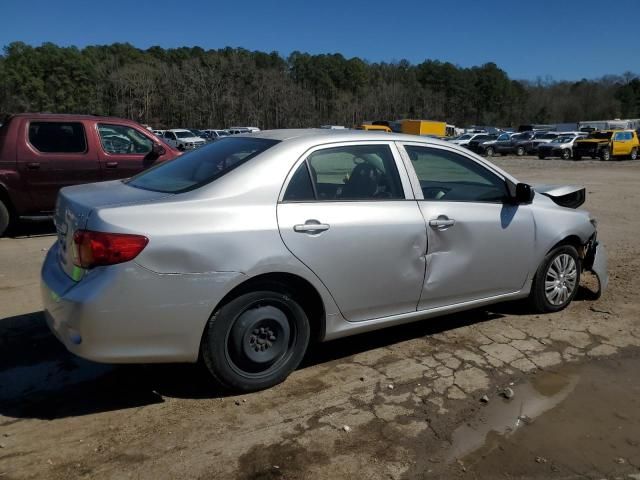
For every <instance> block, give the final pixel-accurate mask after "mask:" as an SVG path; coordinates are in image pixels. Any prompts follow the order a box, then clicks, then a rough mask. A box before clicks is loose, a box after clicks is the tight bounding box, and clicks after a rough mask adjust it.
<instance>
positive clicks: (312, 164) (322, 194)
mask: <svg viewBox="0 0 640 480" xmlns="http://www.w3.org/2000/svg"><path fill="white" fill-rule="evenodd" d="M307 162H308V165H309V172H310V173H311V177H312V181H313V182H314V184H315V190H316V194H317V196H318V198H317V200H328V201H342V200H365V201H368V200H393V199H404V192H403V190H402V184H401V182H400V176H399V174H398V170H397V168H396V164H395V160H394V158H393V154H392V153H391V149H390V148H389V146H388V145H350V146H344V147H334V148H327V149H323V150H316V151H315V152H313V153H312V154H311V155H310V156H309V158H308V159H307Z"/></svg>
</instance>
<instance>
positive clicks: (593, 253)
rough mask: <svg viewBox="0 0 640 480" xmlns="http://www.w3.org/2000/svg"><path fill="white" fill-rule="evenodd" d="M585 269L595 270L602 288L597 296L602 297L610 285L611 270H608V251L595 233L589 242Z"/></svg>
mask: <svg viewBox="0 0 640 480" xmlns="http://www.w3.org/2000/svg"><path fill="white" fill-rule="evenodd" d="M584 269H585V270H587V271H590V272H593V273H594V274H595V276H596V277H597V278H598V283H599V286H600V288H599V289H598V292H597V296H598V297H600V296H601V295H602V294H603V293H604V291H605V290H606V289H607V287H608V285H609V272H608V270H607V251H606V250H605V248H604V245H602V244H601V243H600V242H598V240H597V239H596V237H595V235H594V237H593V239H592V240H590V241H589V243H588V244H587V252H586V255H585V257H584Z"/></svg>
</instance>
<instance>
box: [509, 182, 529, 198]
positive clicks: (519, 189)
mask: <svg viewBox="0 0 640 480" xmlns="http://www.w3.org/2000/svg"><path fill="white" fill-rule="evenodd" d="M532 200H533V189H532V188H531V185H529V184H526V183H518V184H516V191H515V195H514V197H513V201H514V202H515V203H531V201H532Z"/></svg>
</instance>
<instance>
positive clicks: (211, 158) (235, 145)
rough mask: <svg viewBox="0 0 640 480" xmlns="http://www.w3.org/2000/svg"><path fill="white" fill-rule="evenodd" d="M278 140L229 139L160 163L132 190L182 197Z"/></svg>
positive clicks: (131, 182)
mask: <svg viewBox="0 0 640 480" xmlns="http://www.w3.org/2000/svg"><path fill="white" fill-rule="evenodd" d="M276 143H279V142H278V141H277V140H268V139H265V138H251V137H228V138H224V139H222V140H220V141H218V142H214V143H210V144H209V145H207V146H205V147H202V148H199V149H198V150H193V151H191V152H189V153H185V154H184V155H182V156H180V157H178V158H176V159H175V160H171V161H169V162H165V163H161V164H160V165H158V166H157V167H155V168H152V169H150V170H147V171H145V172H143V173H141V174H139V175H137V176H135V177H133V178H132V179H131V180H129V181H128V182H127V183H128V184H129V185H131V186H132V187H136V188H142V189H144V190H152V191H155V192H165V193H182V192H187V191H189V190H194V189H196V188H199V187H201V186H203V185H207V184H208V183H211V182H213V181H214V180H216V179H217V178H220V177H222V176H223V175H225V174H226V173H228V172H230V171H231V170H233V169H234V168H236V167H238V166H239V165H242V164H243V163H245V162H247V161H249V160H251V159H252V158H254V157H256V156H257V155H260V154H261V153H262V152H264V151H265V150H267V149H269V148H270V147H272V146H273V145H275V144H276Z"/></svg>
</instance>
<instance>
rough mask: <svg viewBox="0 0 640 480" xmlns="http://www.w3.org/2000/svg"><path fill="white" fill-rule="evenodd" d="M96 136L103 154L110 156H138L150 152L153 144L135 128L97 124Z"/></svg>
mask: <svg viewBox="0 0 640 480" xmlns="http://www.w3.org/2000/svg"><path fill="white" fill-rule="evenodd" d="M98 135H100V143H101V144H102V148H103V149H104V151H105V152H107V153H109V154H112V155H123V154H140V155H146V154H147V153H149V152H150V151H151V148H152V147H153V142H152V141H151V140H150V139H149V138H147V137H146V136H145V135H143V134H142V133H140V132H139V131H138V130H136V129H135V128H131V127H127V126H125V125H112V124H105V123H99V124H98Z"/></svg>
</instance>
